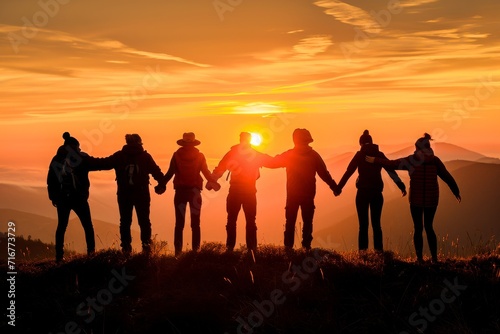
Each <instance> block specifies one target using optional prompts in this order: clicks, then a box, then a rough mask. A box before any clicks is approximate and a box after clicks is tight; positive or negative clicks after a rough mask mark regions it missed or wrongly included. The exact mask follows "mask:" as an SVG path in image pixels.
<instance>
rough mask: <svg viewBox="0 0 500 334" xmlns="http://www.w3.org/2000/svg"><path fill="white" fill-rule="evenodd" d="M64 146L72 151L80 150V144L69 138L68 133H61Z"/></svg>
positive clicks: (73, 138)
mask: <svg viewBox="0 0 500 334" xmlns="http://www.w3.org/2000/svg"><path fill="white" fill-rule="evenodd" d="M62 137H63V139H64V145H69V146H71V147H72V148H74V149H77V148H80V143H79V142H78V140H77V139H76V138H75V137H71V135H70V134H69V132H65V133H63V136H62Z"/></svg>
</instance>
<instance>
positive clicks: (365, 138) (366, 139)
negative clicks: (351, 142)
mask: <svg viewBox="0 0 500 334" xmlns="http://www.w3.org/2000/svg"><path fill="white" fill-rule="evenodd" d="M364 144H373V139H372V136H370V132H368V130H365V131H363V134H362V135H361V137H359V145H364Z"/></svg>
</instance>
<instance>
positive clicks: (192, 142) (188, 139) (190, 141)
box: [177, 132, 201, 146]
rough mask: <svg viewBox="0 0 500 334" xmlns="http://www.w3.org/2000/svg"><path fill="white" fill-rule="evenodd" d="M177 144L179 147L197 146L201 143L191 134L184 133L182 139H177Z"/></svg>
mask: <svg viewBox="0 0 500 334" xmlns="http://www.w3.org/2000/svg"><path fill="white" fill-rule="evenodd" d="M177 144H178V145H180V146H197V145H200V144H201V142H200V141H199V140H198V139H196V137H195V135H194V133H193V132H185V133H184V134H183V135H182V139H179V140H178V141H177Z"/></svg>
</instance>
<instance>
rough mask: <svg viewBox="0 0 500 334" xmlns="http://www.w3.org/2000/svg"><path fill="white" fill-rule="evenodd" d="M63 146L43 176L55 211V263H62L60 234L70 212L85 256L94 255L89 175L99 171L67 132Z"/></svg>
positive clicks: (61, 234) (94, 160) (61, 235)
mask: <svg viewBox="0 0 500 334" xmlns="http://www.w3.org/2000/svg"><path fill="white" fill-rule="evenodd" d="M63 139H64V143H63V145H61V146H60V147H59V148H58V150H57V153H56V155H55V156H54V157H53V158H52V160H51V162H50V166H49V170H48V173H47V191H48V195H49V199H50V201H51V202H52V205H53V206H54V207H56V208H57V229H56V261H57V262H60V261H62V260H63V259H64V234H65V233H66V228H67V227H68V221H69V215H70V212H71V210H73V211H74V212H75V213H76V215H77V216H78V218H79V219H80V223H81V224H82V226H83V230H84V232H85V241H86V243H87V254H88V255H91V254H93V253H94V252H95V237H94V227H93V224H92V218H91V214H90V206H89V203H88V198H89V188H90V181H89V171H95V170H99V169H98V168H99V167H98V165H97V164H96V163H95V162H96V159H95V158H92V157H90V156H89V155H88V154H87V153H84V152H81V151H80V143H79V142H78V140H77V139H76V138H74V137H71V135H70V134H69V132H65V133H64V134H63Z"/></svg>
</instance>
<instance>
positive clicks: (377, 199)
mask: <svg viewBox="0 0 500 334" xmlns="http://www.w3.org/2000/svg"><path fill="white" fill-rule="evenodd" d="M383 206H384V196H382V192H376V193H373V194H372V198H371V200H370V216H371V220H372V229H373V248H374V249H375V250H377V251H383V250H384V244H383V237H382V225H381V222H380V217H381V216H382V207H383Z"/></svg>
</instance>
